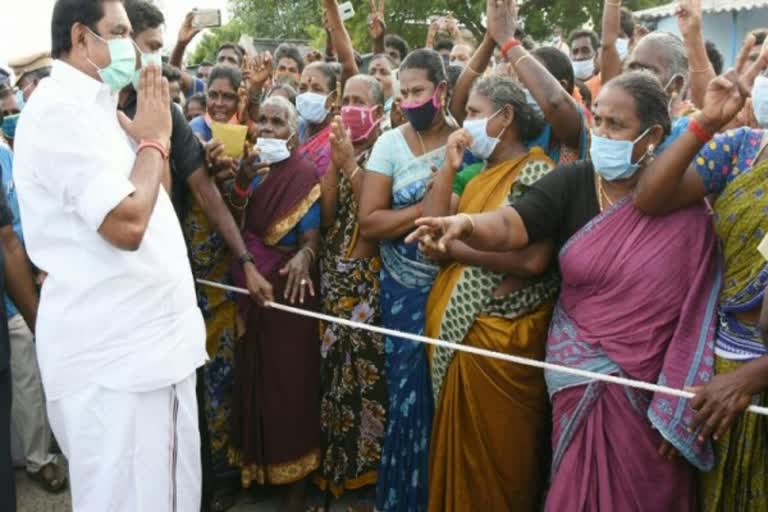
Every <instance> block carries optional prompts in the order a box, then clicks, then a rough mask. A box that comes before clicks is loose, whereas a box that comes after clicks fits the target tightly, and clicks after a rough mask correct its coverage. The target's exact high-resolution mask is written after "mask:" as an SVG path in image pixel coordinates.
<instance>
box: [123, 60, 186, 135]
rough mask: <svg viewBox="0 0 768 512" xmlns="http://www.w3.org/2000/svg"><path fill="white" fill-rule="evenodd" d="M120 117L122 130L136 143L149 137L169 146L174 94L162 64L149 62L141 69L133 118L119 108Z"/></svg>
mask: <svg viewBox="0 0 768 512" xmlns="http://www.w3.org/2000/svg"><path fill="white" fill-rule="evenodd" d="M118 120H119V121H120V124H121V125H122V127H123V130H125V132H126V133H127V134H128V135H129V136H130V137H131V138H132V139H133V140H134V141H136V142H137V143H138V142H141V141H142V140H150V141H154V142H159V143H160V144H163V145H164V146H165V147H166V148H167V147H169V145H170V140H171V131H172V129H173V125H172V122H171V95H170V93H169V92H168V80H166V79H165V78H164V77H163V73H162V71H161V69H160V67H159V66H157V65H155V64H150V65H149V66H147V67H145V68H143V69H142V70H141V77H140V78H139V91H138V99H137V108H136V115H135V116H134V118H133V121H131V120H130V119H128V117H126V116H125V114H123V113H122V112H118Z"/></svg>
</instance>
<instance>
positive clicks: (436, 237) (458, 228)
mask: <svg viewBox="0 0 768 512" xmlns="http://www.w3.org/2000/svg"><path fill="white" fill-rule="evenodd" d="M416 226H418V227H417V228H416V230H415V231H413V232H412V233H411V234H410V235H408V237H407V238H406V239H405V243H407V244H411V243H413V242H416V241H418V242H419V243H420V244H424V245H433V246H434V250H437V251H440V252H443V253H444V252H447V250H448V244H449V243H450V242H451V241H453V240H463V239H465V238H467V237H468V236H471V235H472V231H474V224H472V219H471V218H470V217H469V216H468V215H464V214H459V215H452V216H450V217H424V218H421V219H417V220H416Z"/></svg>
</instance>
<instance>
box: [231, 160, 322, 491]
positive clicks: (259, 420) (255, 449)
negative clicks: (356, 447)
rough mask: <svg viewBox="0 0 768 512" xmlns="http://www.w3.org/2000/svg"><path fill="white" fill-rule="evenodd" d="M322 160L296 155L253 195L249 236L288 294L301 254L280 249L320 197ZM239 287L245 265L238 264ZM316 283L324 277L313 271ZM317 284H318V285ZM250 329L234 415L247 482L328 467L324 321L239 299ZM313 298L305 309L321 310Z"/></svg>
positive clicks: (262, 264)
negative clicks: (323, 427)
mask: <svg viewBox="0 0 768 512" xmlns="http://www.w3.org/2000/svg"><path fill="white" fill-rule="evenodd" d="M317 187H318V180H317V176H316V174H315V172H314V166H313V165H312V164H311V163H310V162H309V161H308V160H306V159H304V158H302V157H298V156H292V157H291V158H289V159H288V160H286V161H285V162H281V163H279V164H277V165H275V166H274V167H273V169H272V171H271V172H270V174H269V176H268V177H267V178H266V180H264V181H263V182H262V183H261V184H260V185H259V186H258V188H257V189H256V190H255V191H254V193H253V195H252V196H251V199H250V203H249V207H248V210H247V212H246V218H245V226H244V230H245V233H244V237H243V238H244V241H245V243H246V247H247V248H248V250H249V251H251V253H252V254H253V255H254V257H255V262H256V266H257V268H258V270H259V272H260V273H261V274H262V275H263V276H264V278H265V279H267V280H268V281H269V282H270V283H271V284H272V286H273V287H274V292H275V297H276V300H277V301H279V302H285V301H284V299H283V295H284V291H285V287H286V283H287V278H286V277H285V276H281V275H280V274H279V270H280V268H282V266H283V265H284V264H285V263H287V262H288V261H289V260H290V259H291V258H292V257H293V256H294V255H295V254H296V250H295V249H294V250H293V251H282V250H279V249H278V247H276V244H277V243H279V241H280V239H281V238H282V236H284V235H285V233H287V232H288V231H290V230H291V229H292V228H293V227H295V226H296V225H297V224H298V223H299V221H300V220H301V218H302V216H303V215H305V214H306V213H307V211H308V210H309V208H310V207H311V206H312V204H313V203H314V202H315V201H316V200H317V199H316V197H315V191H316V189H317ZM232 274H233V277H234V278H235V283H236V284H237V285H238V286H241V287H242V286H244V285H245V276H244V274H243V270H242V266H241V265H240V264H239V263H238V262H233V265H232ZM311 277H312V279H313V281H315V282H316V277H317V276H316V275H314V273H313V275H312V276H311ZM316 289H317V287H316ZM239 303H240V306H241V310H240V312H241V315H242V316H243V319H244V321H245V333H244V336H243V339H242V340H241V342H240V343H239V344H238V353H237V362H238V364H237V366H236V367H235V388H234V392H235V396H236V397H237V400H236V408H235V411H234V413H233V419H232V434H233V435H232V438H233V442H232V448H231V450H230V461H231V463H232V464H236V465H237V466H239V467H240V469H241V480H242V484H243V485H244V486H245V487H247V486H249V485H250V484H251V482H253V481H255V482H258V483H260V484H265V483H266V484H275V485H282V484H290V483H293V482H296V481H299V480H301V479H303V478H305V477H306V476H307V475H309V474H311V473H312V472H313V471H315V470H316V469H317V468H318V467H319V465H320V395H319V390H318V388H319V382H320V353H319V350H318V348H317V346H318V339H319V333H318V325H317V321H316V320H313V319H311V318H306V317H297V316H296V315H292V314H290V313H287V312H284V311H279V310H276V309H271V308H264V307H261V306H258V305H257V304H256V303H255V302H253V301H252V300H251V299H250V297H247V296H244V297H242V299H241V300H240V301H239ZM318 306H319V304H318V299H317V298H316V297H308V298H307V299H306V300H305V301H304V303H303V304H302V307H303V308H304V309H307V310H310V311H316V310H317V309H319V307H318Z"/></svg>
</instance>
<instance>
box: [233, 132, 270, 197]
mask: <svg viewBox="0 0 768 512" xmlns="http://www.w3.org/2000/svg"><path fill="white" fill-rule="evenodd" d="M270 165H272V162H262V161H261V158H260V156H259V150H258V149H254V148H252V147H251V145H250V144H249V143H248V142H246V143H245V147H244V149H243V160H242V162H241V163H240V167H238V169H237V183H238V184H239V185H241V188H247V187H248V186H249V185H250V184H251V182H252V181H253V179H254V178H256V177H257V176H261V177H262V179H264V177H265V176H267V175H268V174H269V172H270V170H271V169H270Z"/></svg>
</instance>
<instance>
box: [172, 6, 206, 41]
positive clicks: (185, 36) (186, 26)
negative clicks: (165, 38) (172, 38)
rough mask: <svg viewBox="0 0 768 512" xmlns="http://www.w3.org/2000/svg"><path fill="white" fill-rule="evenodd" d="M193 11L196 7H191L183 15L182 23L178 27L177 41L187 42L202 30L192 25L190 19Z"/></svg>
mask: <svg viewBox="0 0 768 512" xmlns="http://www.w3.org/2000/svg"><path fill="white" fill-rule="evenodd" d="M195 11H196V9H192V10H191V11H189V12H188V13H187V15H186V16H185V17H184V23H182V24H181V28H180V29H179V37H178V41H179V42H180V43H183V44H185V45H187V44H189V43H190V41H192V39H194V38H195V36H196V35H197V34H199V33H200V31H201V30H202V29H199V28H195V27H193V26H192V20H193V19H194V18H195Z"/></svg>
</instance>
